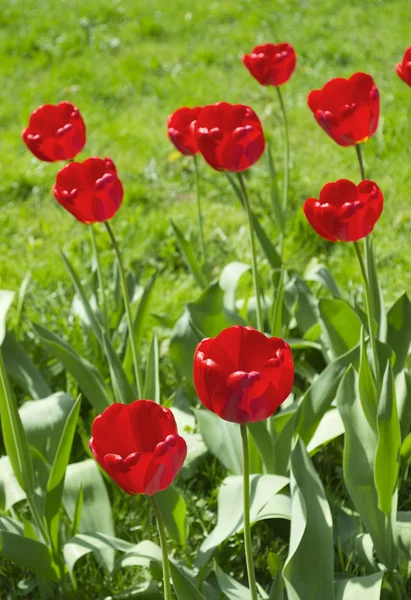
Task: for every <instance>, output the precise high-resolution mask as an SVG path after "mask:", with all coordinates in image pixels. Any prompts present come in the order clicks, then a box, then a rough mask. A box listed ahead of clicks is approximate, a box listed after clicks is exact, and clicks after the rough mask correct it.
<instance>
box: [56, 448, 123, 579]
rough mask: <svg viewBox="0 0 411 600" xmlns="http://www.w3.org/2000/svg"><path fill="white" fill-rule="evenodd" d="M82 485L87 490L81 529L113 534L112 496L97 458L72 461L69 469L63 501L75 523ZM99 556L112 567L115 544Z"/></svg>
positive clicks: (99, 558) (108, 566) (109, 567)
mask: <svg viewBox="0 0 411 600" xmlns="http://www.w3.org/2000/svg"><path fill="white" fill-rule="evenodd" d="M80 488H81V489H82V493H83V506H82V509H81V519H80V524H79V527H78V529H79V531H80V532H81V533H83V532H84V533H89V532H92V531H98V532H100V533H101V534H104V535H109V536H113V535H114V523H113V516H112V512H111V504H110V499H109V496H108V493H107V489H106V486H105V484H104V481H103V478H102V476H101V474H100V471H99V468H98V466H97V464H96V462H95V461H94V460H93V459H88V460H84V461H82V462H79V463H73V464H71V465H68V467H67V470H66V476H65V480H64V490H63V502H64V506H65V507H66V510H67V514H68V515H69V517H70V519H71V520H72V521H73V524H74V521H75V520H76V519H77V518H78V517H77V515H76V511H77V505H78V495H79V491H80ZM95 556H96V558H97V560H98V561H99V562H100V563H102V564H103V565H104V566H105V567H106V568H107V570H108V571H109V572H111V571H112V569H113V566H114V550H113V549H112V548H106V549H104V550H103V551H102V552H100V551H98V550H97V551H96V552H95Z"/></svg>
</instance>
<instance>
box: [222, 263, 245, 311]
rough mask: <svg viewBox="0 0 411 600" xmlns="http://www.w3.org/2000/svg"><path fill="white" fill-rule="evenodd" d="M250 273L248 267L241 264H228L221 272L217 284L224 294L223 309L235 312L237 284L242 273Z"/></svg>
mask: <svg viewBox="0 0 411 600" xmlns="http://www.w3.org/2000/svg"><path fill="white" fill-rule="evenodd" d="M249 271H250V265H246V264H245V263H242V262H237V261H234V262H230V263H228V265H226V266H225V267H224V269H223V270H222V271H221V275H220V279H219V283H220V288H221V289H222V290H223V292H224V307H225V308H226V309H227V310H229V311H235V310H236V305H235V303H236V292H237V286H238V282H239V281H240V279H241V277H242V276H243V275H244V273H247V272H249Z"/></svg>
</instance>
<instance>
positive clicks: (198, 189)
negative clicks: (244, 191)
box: [193, 154, 207, 266]
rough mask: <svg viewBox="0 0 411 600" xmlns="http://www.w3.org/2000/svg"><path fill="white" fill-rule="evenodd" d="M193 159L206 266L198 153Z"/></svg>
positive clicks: (199, 226) (199, 223)
mask: <svg viewBox="0 0 411 600" xmlns="http://www.w3.org/2000/svg"><path fill="white" fill-rule="evenodd" d="M193 159H194V169H195V172H196V196H197V216H198V228H199V230H200V244H201V256H202V259H203V265H204V266H205V265H206V263H207V259H206V247H205V241H204V229H203V213H202V211H201V196H200V173H199V171H198V160H197V154H194V156H193Z"/></svg>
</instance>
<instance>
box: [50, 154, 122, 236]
mask: <svg viewBox="0 0 411 600" xmlns="http://www.w3.org/2000/svg"><path fill="white" fill-rule="evenodd" d="M53 194H54V197H55V198H56V200H57V202H58V203H59V204H61V205H62V206H64V208H65V209H66V210H68V211H69V212H70V213H71V214H72V215H73V216H74V217H75V218H76V219H77V220H78V221H81V222H82V223H86V224H87V225H88V224H90V223H96V222H104V221H108V219H111V217H113V216H114V215H115V214H116V212H117V211H118V209H119V208H120V206H121V202H122V200H123V186H122V184H121V181H120V180H119V178H118V177H117V171H116V167H115V166H114V163H113V161H112V160H111V159H110V158H104V159H103V158H98V157H92V158H87V159H86V160H85V161H84V162H72V163H69V164H68V165H66V166H65V167H64V168H63V169H61V171H59V172H58V173H57V177H56V183H55V185H54V187H53Z"/></svg>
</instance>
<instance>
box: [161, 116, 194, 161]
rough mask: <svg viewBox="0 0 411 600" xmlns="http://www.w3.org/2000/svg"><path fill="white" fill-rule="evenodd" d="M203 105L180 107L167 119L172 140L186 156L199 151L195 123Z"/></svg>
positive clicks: (169, 135) (168, 131)
mask: <svg viewBox="0 0 411 600" xmlns="http://www.w3.org/2000/svg"><path fill="white" fill-rule="evenodd" d="M200 110H201V106H195V107H194V108H187V107H185V106H184V107H183V108H179V109H177V110H176V111H175V112H173V114H172V115H170V116H169V117H168V119H167V133H168V137H169V138H170V141H171V142H172V143H173V144H174V146H175V147H176V148H177V150H178V151H179V152H181V153H182V154H185V155H186V156H194V154H197V153H198V152H199V150H198V147H197V142H196V141H195V138H194V132H193V124H194V122H195V120H196V119H197V117H198V114H199V112H200Z"/></svg>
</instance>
